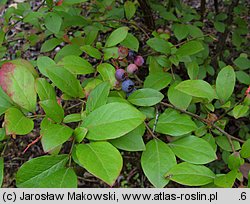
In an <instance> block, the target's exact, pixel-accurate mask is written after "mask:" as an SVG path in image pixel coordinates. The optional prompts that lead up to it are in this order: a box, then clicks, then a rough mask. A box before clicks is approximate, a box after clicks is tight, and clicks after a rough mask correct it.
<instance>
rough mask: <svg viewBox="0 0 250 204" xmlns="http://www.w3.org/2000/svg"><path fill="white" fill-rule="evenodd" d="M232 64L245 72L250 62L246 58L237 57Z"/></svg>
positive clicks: (249, 66)
mask: <svg viewBox="0 0 250 204" xmlns="http://www.w3.org/2000/svg"><path fill="white" fill-rule="evenodd" d="M233 63H234V64H235V65H236V66H237V67H239V69H240V70H246V69H249V68H250V60H249V59H248V58H247V57H241V56H240V57H238V58H237V59H235V60H234V61H233Z"/></svg>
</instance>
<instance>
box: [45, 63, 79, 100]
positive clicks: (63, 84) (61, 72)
mask: <svg viewBox="0 0 250 204" xmlns="http://www.w3.org/2000/svg"><path fill="white" fill-rule="evenodd" d="M47 73H48V76H49V78H50V80H51V81H52V82H53V83H54V84H55V85H56V86H57V87H58V88H59V89H61V90H62V91H63V92H64V93H66V94H67V95H69V96H71V97H74V98H77V97H83V91H82V88H81V85H80V82H79V81H78V80H77V79H76V78H75V76H74V75H73V74H72V73H71V72H70V71H68V70H67V69H65V68H63V67H60V66H53V68H50V69H47Z"/></svg>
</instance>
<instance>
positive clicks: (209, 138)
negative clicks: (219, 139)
mask: <svg viewBox="0 0 250 204" xmlns="http://www.w3.org/2000/svg"><path fill="white" fill-rule="evenodd" d="M202 139H204V140H206V141H207V142H208V143H209V144H210V145H211V147H212V148H213V150H214V151H215V152H216V151H217V145H216V142H215V139H214V137H213V135H212V134H210V133H207V134H206V135H205V136H203V137H202Z"/></svg>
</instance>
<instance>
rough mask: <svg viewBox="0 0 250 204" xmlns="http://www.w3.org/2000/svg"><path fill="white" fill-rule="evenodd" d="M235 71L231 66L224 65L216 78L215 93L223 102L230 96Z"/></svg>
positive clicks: (233, 84) (232, 89)
mask: <svg viewBox="0 0 250 204" xmlns="http://www.w3.org/2000/svg"><path fill="white" fill-rule="evenodd" d="M235 80H236V77H235V72H234V69H233V67H231V66H226V67H224V68H223V69H222V70H221V71H220V72H219V74H218V76H217V78H216V93H217V96H218V97H219V99H220V100H221V101H222V102H223V103H225V102H227V100H228V99H229V98H230V96H231V95H232V93H233V91H234V86H235Z"/></svg>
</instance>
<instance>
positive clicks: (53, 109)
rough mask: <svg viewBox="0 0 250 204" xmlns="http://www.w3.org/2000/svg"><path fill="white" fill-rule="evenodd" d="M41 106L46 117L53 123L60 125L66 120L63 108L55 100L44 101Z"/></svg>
mask: <svg viewBox="0 0 250 204" xmlns="http://www.w3.org/2000/svg"><path fill="white" fill-rule="evenodd" d="M39 104H40V105H41V107H42V108H43V110H44V112H45V113H46V116H47V117H48V118H50V119H52V120H53V121H55V122H57V123H60V122H62V120H63V118H64V110H63V108H62V107H61V106H60V105H59V104H58V103H57V101H56V100H55V99H48V100H44V101H40V102H39Z"/></svg>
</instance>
